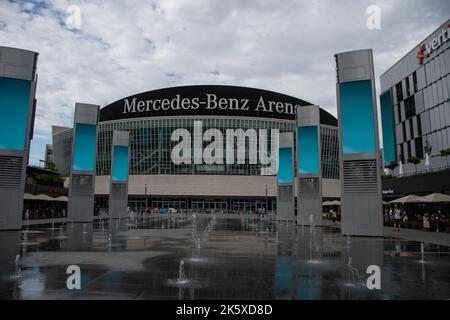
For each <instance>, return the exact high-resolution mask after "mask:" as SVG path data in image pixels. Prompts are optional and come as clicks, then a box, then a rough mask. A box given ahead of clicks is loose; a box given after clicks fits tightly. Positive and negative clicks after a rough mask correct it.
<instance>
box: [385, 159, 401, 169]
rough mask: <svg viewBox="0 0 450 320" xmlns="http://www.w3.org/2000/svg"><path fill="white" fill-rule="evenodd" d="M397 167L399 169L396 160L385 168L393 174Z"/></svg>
mask: <svg viewBox="0 0 450 320" xmlns="http://www.w3.org/2000/svg"><path fill="white" fill-rule="evenodd" d="M397 167H398V162H397V161H395V160H394V161H391V162H389V164H387V165H386V166H385V168H386V169H389V170H391V172H393V171H394V170H395V168H397Z"/></svg>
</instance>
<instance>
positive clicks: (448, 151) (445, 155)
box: [440, 148, 450, 167]
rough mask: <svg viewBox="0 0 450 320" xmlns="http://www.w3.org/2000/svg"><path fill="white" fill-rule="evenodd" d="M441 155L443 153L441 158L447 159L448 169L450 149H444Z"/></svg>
mask: <svg viewBox="0 0 450 320" xmlns="http://www.w3.org/2000/svg"><path fill="white" fill-rule="evenodd" d="M440 153H441V157H443V158H445V164H446V166H447V167H448V160H447V157H448V156H450V148H448V149H442V150H441V151H440Z"/></svg>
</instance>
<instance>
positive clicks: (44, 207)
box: [23, 193, 68, 220]
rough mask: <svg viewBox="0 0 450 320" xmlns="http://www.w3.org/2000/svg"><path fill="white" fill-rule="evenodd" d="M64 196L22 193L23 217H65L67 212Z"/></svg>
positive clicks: (32, 218)
mask: <svg viewBox="0 0 450 320" xmlns="http://www.w3.org/2000/svg"><path fill="white" fill-rule="evenodd" d="M67 201H68V198H67V197H66V196H59V197H50V196H48V195H46V194H38V195H33V194H30V193H25V194H24V206H23V211H24V212H23V219H24V220H34V219H52V218H65V217H66V213H67Z"/></svg>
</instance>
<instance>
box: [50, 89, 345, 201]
mask: <svg viewBox="0 0 450 320" xmlns="http://www.w3.org/2000/svg"><path fill="white" fill-rule="evenodd" d="M306 105H311V103H309V102H306V101H304V100H301V99H297V98H294V97H291V96H287V95H284V94H280V93H276V92H271V91H266V90H259V89H253V88H245V87H234V86H185V87H174V88H165V89H159V90H154V91H148V92H143V93H139V94H136V95H133V96H130V97H126V98H123V99H120V100H118V101H116V102H113V103H111V104H109V105H107V106H105V107H103V108H101V109H100V119H99V124H98V133H97V139H98V142H97V158H96V173H97V177H96V183H95V184H96V185H95V196H96V206H97V207H99V208H106V207H107V206H108V195H109V185H110V177H109V175H110V172H111V145H112V136H113V131H114V130H120V131H128V132H130V168H129V173H130V177H129V187H128V190H129V202H128V203H129V205H130V207H145V206H146V205H148V206H151V207H157V208H163V207H165V208H169V207H173V208H181V209H183V208H193V209H229V210H256V208H258V207H263V206H266V204H267V207H268V208H269V209H274V208H275V206H276V204H275V199H276V175H275V174H270V170H268V169H269V167H270V164H267V163H266V164H264V163H262V162H261V161H260V155H259V154H258V153H249V152H246V153H245V159H244V161H241V162H239V161H238V159H237V158H236V157H237V155H238V154H239V146H240V145H239V143H240V142H239V141H246V142H245V146H246V147H250V145H251V144H253V145H254V146H258V147H259V149H261V145H260V143H261V142H259V144H258V141H262V140H261V138H264V137H266V138H267V139H266V140H267V144H265V145H264V146H262V147H264V148H266V149H267V153H268V154H269V155H270V153H271V138H272V134H274V131H273V129H277V130H278V132H279V133H282V132H295V131H296V128H297V124H296V120H295V113H296V109H297V108H299V107H302V106H306ZM199 126H200V128H199ZM179 129H182V131H181V133H183V134H184V137H186V135H188V136H189V137H188V138H189V139H190V143H189V145H192V146H194V145H195V144H198V143H199V144H198V146H200V149H201V150H203V151H201V153H200V154H194V153H195V152H194V151H192V154H191V153H190V151H191V150H190V149H189V155H187V158H184V160H188V161H183V162H182V163H178V164H177V163H174V161H173V159H172V152H173V150H174V147H175V146H177V145H179V144H180V141H184V137H183V140H182V139H181V138H179V136H178V138H179V139H175V140H176V141H173V135H174V133H175V131H176V130H179ZM239 129H242V131H240V132H239V131H238V130H239ZM230 130H234V131H232V132H234V134H236V136H234V137H233V139H234V138H236V140H233V141H234V142H235V143H234V146H233V147H232V150H231V147H228V148H227V145H226V142H225V140H226V136H227V134H228V131H230ZM179 133H180V132H179ZM211 133H214V138H212V137H211V135H209V136H208V134H211ZM240 134H243V137H244V138H243V140H239V139H240V138H238V136H239V135H240ZM175 135H176V133H175ZM320 137H321V146H322V148H321V153H322V159H323V160H322V172H323V178H324V179H323V186H322V187H323V188H322V189H323V196H324V198H336V197H339V196H340V186H339V161H338V154H339V147H338V133H337V120H336V118H335V117H333V116H332V115H331V114H329V113H328V112H326V111H325V110H323V109H321V110H320ZM216 138H217V139H216ZM213 141H214V142H217V145H216V146H218V145H221V146H222V147H218V148H216V151H215V152H218V154H215V152H214V154H212V156H211V154H209V156H206V153H207V151H208V148H207V147H208V145H210V144H211V142H213ZM71 145H72V129H70V128H61V127H54V128H53V147H54V157H55V164H56V166H57V167H58V169H59V170H60V172H61V173H62V174H63V175H65V174H67V172H68V163H69V162H70V152H71V151H70V150H71V149H70V148H71ZM245 150H248V148H247V149H245ZM230 151H232V152H230ZM202 152H203V154H202ZM230 154H231V158H233V157H234V159H235V161H234V163H230V161H228V160H230V159H228V157H229V155H230ZM184 156H186V155H184ZM211 157H212V158H214V159H211ZM217 157H219V158H221V160H218V158H217ZM211 160H214V161H211ZM255 160H256V161H255Z"/></svg>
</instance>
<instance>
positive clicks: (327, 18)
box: [0, 0, 450, 159]
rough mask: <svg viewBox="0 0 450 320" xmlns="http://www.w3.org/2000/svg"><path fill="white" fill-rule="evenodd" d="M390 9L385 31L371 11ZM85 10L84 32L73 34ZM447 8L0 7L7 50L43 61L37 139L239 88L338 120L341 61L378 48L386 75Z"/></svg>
mask: <svg viewBox="0 0 450 320" xmlns="http://www.w3.org/2000/svg"><path fill="white" fill-rule="evenodd" d="M371 4H376V5H379V6H380V8H381V14H382V16H381V24H382V29H381V30H373V31H371V30H368V29H367V28H366V19H367V14H366V8H367V7H368V6H369V5H371ZM70 5H77V6H79V7H80V9H81V29H80V30H78V31H73V30H69V29H68V28H67V27H66V26H65V24H64V23H65V21H66V19H67V12H66V10H67V8H68V7H69V6H70ZM449 13H450V5H449V4H448V1H446V0H435V1H419V0H411V1H400V0H397V1H391V0H389V1H388V0H379V1H376V0H364V1H359V0H358V1H357V0H354V1H352V0H346V1H332V0H322V1H318V0H316V1H298V0H291V1H282V2H281V1H275V0H265V1H257V2H255V1H238V0H230V1H209V0H189V1H186V0H178V1H170V0H165V1H153V2H151V1H148V0H135V1H119V0H116V1H103V0H90V1H88V0H73V1H71V0H41V1H1V2H0V44H1V45H5V46H13V47H19V48H25V49H29V50H34V51H37V52H39V54H40V55H39V64H38V73H39V82H38V91H37V99H38V108H37V115H36V124H35V128H36V132H35V135H36V137H39V139H37V138H36V140H40V141H41V142H40V143H38V142H34V143H33V148H32V157H31V158H32V159H38V158H39V157H40V156H41V157H42V156H43V153H44V150H43V147H42V145H43V144H42V140H43V139H42V138H43V137H47V141H46V142H47V143H48V142H50V141H51V136H50V135H51V133H50V131H51V125H52V124H56V125H69V126H70V125H71V123H72V116H73V106H74V103H75V102H76V101H80V102H88V103H96V104H100V105H101V106H103V105H105V104H107V103H109V102H112V101H115V100H117V99H119V98H121V97H124V96H128V95H131V94H135V93H138V92H141V91H147V90H151V89H156V88H162V87H166V86H174V85H189V84H233V85H244V86H254V87H260V88H263V89H268V90H273V91H279V92H282V93H286V94H290V95H293V96H297V97H299V98H302V99H305V100H307V101H310V102H312V103H315V104H319V105H321V106H323V107H324V108H326V109H327V110H329V111H330V112H332V113H334V114H336V102H335V100H336V98H335V74H334V73H335V71H334V70H335V69H334V68H335V66H334V59H333V55H334V53H336V52H341V51H346V50H353V49H359V48H373V49H374V55H375V63H376V73H377V74H378V75H380V74H381V72H383V71H385V70H386V69H387V68H388V67H389V66H390V65H392V64H393V63H394V62H395V61H396V60H397V59H398V58H400V57H401V56H402V55H404V54H405V53H407V52H408V51H409V50H410V49H412V48H413V47H414V46H415V45H417V43H418V42H419V41H421V40H422V39H423V38H424V37H425V36H427V35H428V34H429V33H431V32H432V30H433V29H434V28H436V27H437V26H438V25H439V24H440V23H442V22H444V21H445V20H446V19H447V18H448V16H449Z"/></svg>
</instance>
